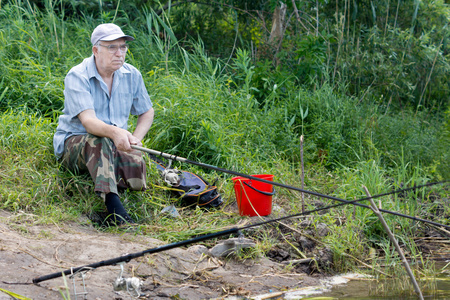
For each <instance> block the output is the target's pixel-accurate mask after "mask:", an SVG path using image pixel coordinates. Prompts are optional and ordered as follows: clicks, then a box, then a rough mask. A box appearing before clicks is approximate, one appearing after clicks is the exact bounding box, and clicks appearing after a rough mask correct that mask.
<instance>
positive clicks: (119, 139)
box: [78, 109, 141, 152]
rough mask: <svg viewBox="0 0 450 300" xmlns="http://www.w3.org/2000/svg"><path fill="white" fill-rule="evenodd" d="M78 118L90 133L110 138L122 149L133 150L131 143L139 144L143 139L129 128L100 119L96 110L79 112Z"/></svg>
mask: <svg viewBox="0 0 450 300" xmlns="http://www.w3.org/2000/svg"><path fill="white" fill-rule="evenodd" d="M78 118H79V119H80V121H81V124H83V126H84V128H86V131H87V132H88V133H90V134H93V135H96V136H100V137H107V138H110V139H111V140H112V141H113V142H114V145H115V146H116V147H117V149H118V150H120V151H126V152H128V151H132V150H133V149H132V148H131V145H139V144H140V143H141V141H140V140H139V139H138V138H136V137H135V136H133V135H132V134H131V132H129V131H128V130H125V129H122V128H119V127H116V126H113V125H108V124H106V123H105V122H103V121H102V120H100V119H98V118H97V116H96V115H95V112H94V110H92V109H87V110H85V111H82V112H81V113H79V114H78Z"/></svg>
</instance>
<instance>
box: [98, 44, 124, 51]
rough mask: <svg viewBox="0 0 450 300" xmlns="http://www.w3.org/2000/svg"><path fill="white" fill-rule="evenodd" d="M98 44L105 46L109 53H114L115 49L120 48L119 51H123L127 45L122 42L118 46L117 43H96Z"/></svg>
mask: <svg viewBox="0 0 450 300" xmlns="http://www.w3.org/2000/svg"><path fill="white" fill-rule="evenodd" d="M98 45H99V46H102V47H105V48H107V49H108V52H109V53H116V52H117V50H120V52H121V53H125V52H127V50H128V45H127V44H122V45H120V46H118V45H108V46H105V45H102V44H98Z"/></svg>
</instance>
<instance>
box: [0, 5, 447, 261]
mask: <svg viewBox="0 0 450 300" xmlns="http://www.w3.org/2000/svg"><path fill="white" fill-rule="evenodd" d="M243 2H247V1H243ZM288 2H291V1H286V4H288V8H287V9H288V11H289V13H290V15H291V16H294V12H295V9H298V10H300V9H301V11H302V12H303V14H302V19H300V20H303V22H299V21H298V20H297V21H294V19H295V17H292V19H291V22H290V23H289V26H288V27H286V30H285V32H284V37H283V40H282V41H281V42H279V43H278V44H274V43H269V42H268V36H269V33H270V30H267V27H268V24H270V22H271V19H270V18H271V16H272V13H273V12H274V9H275V6H276V4H274V3H278V1H255V3H259V5H260V7H262V8H263V9H261V11H262V12H264V14H265V15H264V16H265V18H266V19H265V21H266V22H267V24H266V27H263V26H261V22H258V21H255V18H254V17H251V16H252V13H254V12H255V10H252V9H251V8H250V7H248V6H247V9H248V11H244V8H243V7H239V5H237V4H236V5H235V6H230V4H229V3H228V2H227V1H224V2H223V3H224V5H223V6H220V5H219V6H202V5H195V4H189V5H180V6H176V7H172V8H168V9H167V10H165V11H163V12H159V13H157V10H158V9H160V8H161V6H160V5H158V4H155V3H153V2H152V1H148V2H139V1H130V2H127V3H121V2H120V1H119V2H114V1H112V2H111V1H106V2H89V3H86V2H83V1H55V2H52V1H19V0H8V1H1V2H0V3H1V4H0V70H1V72H0V161H1V162H2V164H1V165H0V207H1V208H2V209H7V210H10V211H14V212H26V213H27V215H29V216H34V217H33V220H34V222H36V223H52V222H65V221H69V220H79V217H80V216H82V215H85V214H90V213H92V212H95V211H101V210H103V209H104V207H103V204H102V203H100V201H99V199H98V198H96V197H95V195H93V193H92V184H91V183H90V180H89V178H87V177H83V176H74V175H73V174H70V173H69V172H68V171H66V170H63V169H62V168H60V165H59V164H58V162H57V161H56V159H55V157H54V156H53V147H52V137H53V133H54V131H55V128H56V125H57V118H58V115H59V114H60V112H61V110H62V107H63V102H64V96H63V89H64V85H63V83H64V76H65V74H66V73H67V72H68V71H69V70H70V68H71V67H73V66H75V65H76V64H78V63H80V62H81V61H82V59H83V58H85V57H87V56H89V55H90V54H91V45H90V39H89V37H90V33H91V32H92V30H93V29H94V28H95V26H96V25H98V24H100V23H102V22H114V23H117V24H118V25H121V26H122V27H123V30H124V31H125V32H126V33H127V34H131V35H133V36H135V37H136V40H135V41H134V42H131V43H130V50H129V53H128V55H127V61H128V62H129V63H131V64H133V65H135V66H136V67H137V68H138V69H140V70H141V72H142V74H143V77H144V80H145V83H146V86H147V89H148V92H149V94H150V96H151V98H152V100H153V103H154V107H155V111H156V116H155V122H154V125H153V127H152V129H151V130H150V132H149V134H148V135H147V137H146V139H145V140H144V146H146V147H148V148H151V149H156V150H159V151H163V152H168V153H171V154H176V155H179V156H182V157H186V158H188V159H191V160H194V161H199V162H203V163H207V164H212V165H216V166H219V167H221V168H226V169H231V170H235V171H238V172H241V173H246V174H264V173H268V174H273V175H274V178H275V179H274V180H275V181H278V182H282V183H285V184H289V185H293V186H297V187H300V184H301V156H300V153H301V151H300V149H301V147H300V136H302V135H303V136H304V144H303V153H304V168H305V189H307V190H311V191H315V192H319V193H322V194H328V195H333V196H336V197H340V198H343V199H349V200H353V199H357V198H361V197H364V196H365V194H364V192H363V189H362V185H365V186H367V187H368V189H369V191H370V192H371V193H372V195H375V194H379V193H385V192H389V191H392V190H393V189H399V188H403V187H411V186H414V185H420V184H424V183H429V182H433V181H442V180H447V179H448V178H449V174H450V168H449V164H448V161H449V158H450V155H449V154H450V150H449V149H450V147H449V141H450V110H449V103H450V102H449V96H448V91H449V87H448V78H449V74H450V72H449V71H450V66H449V59H448V47H449V46H448V45H447V40H448V30H447V25H448V20H449V19H448V17H449V12H450V10H449V8H448V6H447V5H446V4H445V3H444V2H443V1H409V2H408V3H409V5H406V6H403V5H402V6H401V8H400V9H397V13H395V12H396V8H397V5H394V4H389V1H387V2H386V1H361V3H360V6H359V10H357V9H356V8H355V7H351V6H341V5H343V4H339V5H337V4H336V3H337V2H336V3H333V5H331V4H328V2H324V1H318V2H316V1H311V3H309V2H302V3H297V5H298V7H297V8H295V7H293V6H292V5H291V4H289V3H288ZM297 2H298V1H297ZM313 2H314V3H313ZM343 2H344V1H343ZM366 2H368V3H369V2H370V3H373V2H375V3H376V5H375V7H374V6H372V8H371V9H368V10H367V9H364V8H367V5H368V4H367V3H366ZM345 3H347V1H345ZM162 4H165V3H162ZM162 4H161V5H162ZM241 4H242V3H241ZM317 4H320V6H319V7H317V11H318V14H317V15H316V13H312V12H313V11H314V10H313V8H314V7H315V5H317ZM349 5H350V4H349ZM349 7H350V8H349ZM255 9H256V8H255ZM308 12H309V13H308ZM368 12H369V13H368ZM355 14H356V15H355ZM366 14H367V15H366ZM254 15H256V13H254V14H253V16H254ZM318 20H320V24H319V22H318ZM305 24H306V25H305ZM269 29H270V27H269ZM218 37H223V38H218ZM256 48H257V49H258V52H257V51H255V49H256ZM132 121H135V120H132ZM132 123H133V122H132ZM132 127H133V124H132V125H131V128H132ZM177 166H178V168H181V169H184V170H191V171H194V172H197V173H199V174H202V175H203V176H204V177H205V178H207V179H208V180H210V181H213V180H214V179H215V178H218V179H219V180H218V182H217V185H218V186H219V188H220V192H221V193H222V194H223V196H224V198H225V199H226V203H225V205H224V207H223V208H221V209H218V210H210V211H209V210H203V209H199V208H193V209H192V208H189V209H187V208H183V207H179V209H180V213H181V215H182V218H180V219H177V220H174V219H172V218H170V217H169V216H165V215H163V216H161V215H160V211H161V209H162V208H163V207H165V206H167V205H169V204H171V203H175V205H177V204H178V202H177V201H178V200H177V199H174V198H173V195H172V194H171V193H170V191H168V190H167V189H166V185H165V184H164V182H162V180H161V179H160V177H159V175H158V173H157V171H156V170H154V169H152V168H150V169H149V190H148V191H146V192H145V193H131V192H126V193H125V194H124V195H123V199H124V201H125V204H126V206H127V208H128V209H129V211H130V212H131V213H132V214H133V216H134V217H135V218H136V219H139V220H141V224H142V227H141V231H140V233H142V234H151V235H152V236H154V237H155V238H159V239H161V240H164V241H167V242H172V241H176V240H181V239H186V238H189V237H191V236H193V235H196V234H200V233H207V232H211V231H217V230H220V229H224V228H226V227H228V226H234V225H235V224H237V222H239V221H240V219H241V218H242V217H240V216H239V215H238V213H237V209H235V208H233V203H234V202H235V198H234V191H233V184H232V181H231V178H230V176H228V175H226V174H218V173H216V172H212V171H208V170H204V169H200V168H198V167H194V166H189V165H181V164H178V165H177ZM319 202H320V203H328V201H326V200H325V199H318V198H316V197H312V196H309V195H305V205H306V208H307V209H313V208H315V207H316V205H317V203H319ZM382 203H383V208H384V209H387V210H394V211H398V212H401V213H404V214H408V215H414V216H419V217H421V218H425V219H433V220H435V221H436V222H440V223H443V224H450V223H449V215H450V208H449V206H450V205H449V197H448V185H438V186H435V187H432V188H426V189H419V190H416V191H412V192H408V193H403V194H401V195H394V196H389V197H384V198H383V199H382ZM301 204H302V203H301V197H300V195H299V193H295V192H291V191H288V190H280V191H278V194H277V196H276V197H275V198H274V206H275V207H278V208H282V209H283V210H284V214H286V215H287V214H294V213H299V212H300V211H301V206H302V205H301ZM386 218H387V220H388V222H389V224H390V225H391V226H393V227H395V228H397V231H398V233H397V234H399V235H400V236H402V237H404V239H405V245H406V247H408V249H409V251H410V253H415V252H416V251H417V248H416V246H415V244H414V240H413V239H412V238H411V237H412V236H414V235H418V234H420V232H421V230H423V228H424V226H425V225H424V224H420V223H417V222H413V221H410V220H407V219H401V218H398V217H390V216H387V217H386ZM338 219H346V220H347V222H346V224H345V226H338V225H336V220H338ZM312 220H313V223H314V224H318V223H320V222H323V223H326V224H327V225H328V226H329V227H330V228H332V229H333V230H331V233H330V234H329V235H328V236H327V237H326V238H324V242H325V243H326V245H327V247H329V248H331V249H332V250H333V253H334V254H335V257H336V260H335V265H334V268H335V269H336V270H345V269H347V268H350V266H349V265H348V263H347V262H346V260H345V259H343V258H344V257H345V256H344V253H347V254H351V255H353V256H355V257H358V258H361V259H363V258H364V257H366V256H367V255H369V250H368V249H370V248H376V249H377V250H379V251H380V253H384V254H383V255H387V253H388V252H389V246H386V245H389V241H388V239H387V236H386V235H385V234H384V233H383V231H382V229H381V226H380V225H379V224H378V222H377V220H376V218H375V217H374V216H373V214H372V213H371V212H370V211H368V210H364V209H354V208H353V207H346V206H343V207H340V208H338V209H334V210H331V211H328V212H326V213H325V214H319V215H315V216H314V217H313V218H312ZM277 243H278V241H277V240H276V239H272V237H270V236H266V235H264V234H263V233H261V236H260V242H259V248H258V251H259V253H265V251H267V250H268V249H270V247H272V246H274V245H276V244H277Z"/></svg>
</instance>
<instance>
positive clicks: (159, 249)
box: [33, 227, 240, 284]
mask: <svg viewBox="0 0 450 300" xmlns="http://www.w3.org/2000/svg"><path fill="white" fill-rule="evenodd" d="M239 230H240V229H239V228H237V227H233V228H231V229H227V230H223V231H219V232H215V233H211V234H207V235H202V236H199V237H195V238H192V239H189V240H184V241H181V242H176V243H172V244H167V245H163V246H159V247H156V248H152V249H147V250H144V251H142V252H136V253H131V254H128V255H124V256H120V257H116V258H112V259H108V260H103V261H100V262H96V263H92V264H89V265H85V266H81V267H77V268H71V269H68V270H65V271H62V272H56V273H53V274H48V275H45V276H41V277H37V278H33V283H35V284H36V283H39V282H42V281H46V280H49V279H54V278H58V277H61V276H63V274H64V275H71V274H75V273H76V272H78V271H81V270H83V269H86V270H89V269H95V268H99V267H104V266H111V265H115V264H118V263H121V262H129V261H130V260H132V259H134V258H137V257H140V256H144V255H146V254H152V253H157V252H162V251H166V250H169V249H173V248H178V247H182V246H186V245H189V244H193V243H198V242H201V241H205V240H208V239H212V238H216V237H220V236H223V235H228V234H233V233H236V232H238V231H239Z"/></svg>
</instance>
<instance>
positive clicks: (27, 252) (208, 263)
mask: <svg viewBox="0 0 450 300" xmlns="http://www.w3.org/2000/svg"><path fill="white" fill-rule="evenodd" d="M82 223H83V222H82ZM82 223H81V224H82ZM86 224H88V222H86ZM163 244H164V243H162V242H161V241H158V240H155V239H152V238H150V237H148V236H142V235H139V234H134V233H132V232H123V233H120V234H113V233H108V232H102V231H99V230H97V229H96V228H94V227H92V226H90V225H85V226H83V225H80V223H71V224H64V225H56V224H55V225H45V226H43V225H36V224H35V222H33V216H30V215H27V214H25V213H23V214H14V215H13V214H10V213H8V212H5V211H0V270H1V273H0V274H1V275H0V288H1V289H5V290H7V291H10V292H13V293H16V294H18V295H21V296H23V297H28V298H31V299H64V297H63V294H66V295H67V291H68V292H69V293H70V297H71V299H84V297H82V296H78V297H77V298H76V297H75V296H74V293H75V291H74V282H75V288H76V291H77V293H80V292H83V286H82V278H81V275H79V274H78V275H76V276H74V278H75V281H74V280H73V279H70V278H69V277H66V278H65V279H64V278H63V277H59V278H55V279H51V280H46V281H42V282H40V283H38V284H33V283H32V280H33V279H34V278H39V277H41V276H44V275H48V274H52V273H55V272H61V271H64V270H68V269H70V268H74V267H80V266H84V265H88V264H92V263H96V262H99V261H103V260H108V259H112V258H115V257H120V256H123V255H125V254H129V253H137V252H141V251H144V250H146V249H151V248H154V247H157V246H161V245H163ZM280 253H281V254H280ZM274 255H275V256H276V255H282V251H280V252H279V253H275V254H274ZM279 260H281V259H279ZM119 273H120V266H118V265H114V266H104V267H101V268H97V269H95V270H92V271H89V272H87V273H86V274H85V277H84V281H85V284H86V291H87V292H88V294H87V298H86V299H96V300H99V299H136V297H132V296H131V295H130V294H129V293H128V292H127V291H114V290H113V282H114V281H115V280H116V278H117V277H118V276H119ZM123 277H125V278H131V277H137V278H139V279H140V280H141V281H142V283H143V285H142V289H141V292H142V294H141V297H139V298H140V299H214V298H219V299H224V298H226V297H228V296H233V295H234V296H247V297H248V296H255V295H261V294H267V293H276V292H281V291H283V290H284V291H285V290H287V289H291V288H299V287H307V286H313V285H317V284H318V283H319V281H320V280H321V278H322V276H320V275H307V274H306V273H304V272H301V269H292V268H291V269H288V268H286V264H282V263H281V262H278V261H277V259H268V258H258V259H255V260H238V259H233V258H226V259H223V258H221V259H218V258H215V257H211V256H208V255H204V254H202V253H200V252H199V251H198V247H196V246H193V247H190V248H176V249H172V250H168V251H165V252H160V253H156V254H151V255H146V256H143V257H139V258H137V259H134V260H131V261H130V262H128V263H126V264H125V265H124V272H123ZM65 280H66V281H65ZM65 291H66V292H65ZM4 299H5V300H6V299H15V298H13V297H12V296H9V295H8V294H6V293H3V292H1V291H0V300H4Z"/></svg>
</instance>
